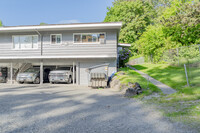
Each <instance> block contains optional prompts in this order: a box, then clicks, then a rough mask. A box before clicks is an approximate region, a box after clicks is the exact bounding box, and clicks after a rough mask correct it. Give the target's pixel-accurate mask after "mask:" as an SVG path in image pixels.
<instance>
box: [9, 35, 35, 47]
mask: <svg viewBox="0 0 200 133" xmlns="http://www.w3.org/2000/svg"><path fill="white" fill-rule="evenodd" d="M19 36H37V38H38V41H37V45H38V47H37V48H26V49H21V45H20V48H19V49H15V46H14V37H19ZM38 42H39V37H38V35H12V50H37V49H39V44H38ZM32 45H33V42H32Z"/></svg>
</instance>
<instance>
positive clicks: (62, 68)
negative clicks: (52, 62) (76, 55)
mask: <svg viewBox="0 0 200 133" xmlns="http://www.w3.org/2000/svg"><path fill="white" fill-rule="evenodd" d="M56 70H70V67H58V68H56Z"/></svg>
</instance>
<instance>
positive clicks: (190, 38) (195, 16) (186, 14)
mask: <svg viewBox="0 0 200 133" xmlns="http://www.w3.org/2000/svg"><path fill="white" fill-rule="evenodd" d="M161 23H162V25H164V28H163V30H164V32H165V35H166V37H172V38H171V39H172V41H174V42H177V43H181V45H182V46H188V45H191V44H195V43H196V44H198V43H200V39H199V38H200V30H199V29H200V2H197V3H191V2H186V3H181V2H179V1H174V2H173V4H172V6H171V7H169V8H167V9H166V10H165V12H164V13H163V16H162V19H161Z"/></svg>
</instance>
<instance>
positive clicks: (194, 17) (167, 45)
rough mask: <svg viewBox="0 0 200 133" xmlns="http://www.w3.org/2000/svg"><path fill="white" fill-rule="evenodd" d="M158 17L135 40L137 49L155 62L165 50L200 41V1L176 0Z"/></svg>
mask: <svg viewBox="0 0 200 133" xmlns="http://www.w3.org/2000/svg"><path fill="white" fill-rule="evenodd" d="M158 19H159V20H160V21H159V22H157V23H156V24H154V25H150V26H148V27H147V28H146V31H145V32H144V33H143V34H142V35H141V37H140V38H139V40H137V41H136V42H135V46H136V48H135V49H138V51H139V53H140V54H143V55H144V56H146V57H150V56H151V57H153V62H159V61H160V58H161V56H162V55H163V52H164V51H165V50H168V49H172V48H177V47H180V46H189V45H193V44H199V43H200V30H199V29H200V2H197V3H194V2H185V3H183V2H181V1H178V0H175V1H173V2H172V4H171V6H170V7H166V10H165V11H164V12H163V13H162V15H161V16H159V18H158ZM190 52H192V51H190ZM182 53H184V52H182ZM194 53H195V52H194ZM180 54H181V51H180ZM185 54H186V52H185ZM185 54H184V56H186V55H185Z"/></svg>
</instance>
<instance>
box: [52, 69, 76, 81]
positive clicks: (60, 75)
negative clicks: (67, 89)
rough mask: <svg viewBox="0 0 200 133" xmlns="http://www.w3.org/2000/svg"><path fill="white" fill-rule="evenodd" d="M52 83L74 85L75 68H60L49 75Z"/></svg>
mask: <svg viewBox="0 0 200 133" xmlns="http://www.w3.org/2000/svg"><path fill="white" fill-rule="evenodd" d="M49 81H50V83H52V84H53V83H72V81H73V67H71V66H70V67H58V68H56V70H53V71H51V72H50V73H49Z"/></svg>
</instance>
